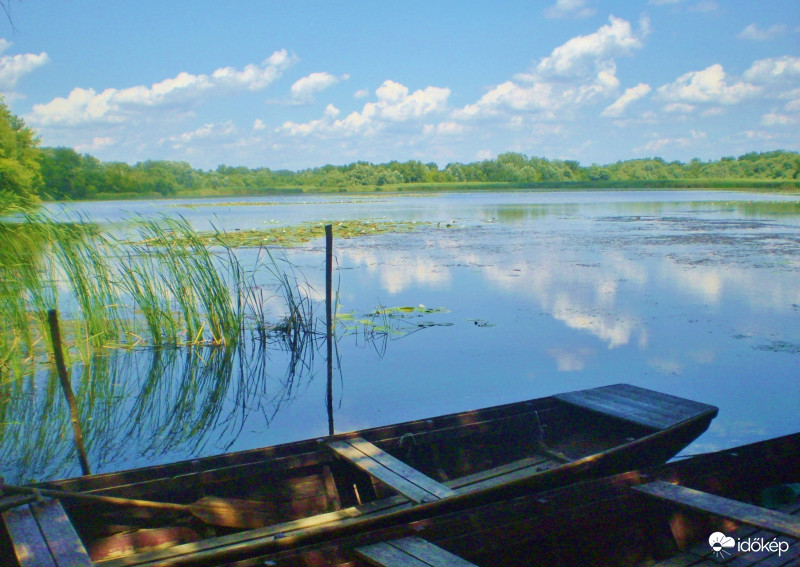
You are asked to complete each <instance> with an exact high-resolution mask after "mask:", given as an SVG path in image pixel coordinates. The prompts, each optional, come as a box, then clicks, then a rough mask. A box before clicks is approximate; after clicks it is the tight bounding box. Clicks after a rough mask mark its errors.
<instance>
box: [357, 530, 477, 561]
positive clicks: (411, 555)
mask: <svg viewBox="0 0 800 567" xmlns="http://www.w3.org/2000/svg"><path fill="white" fill-rule="evenodd" d="M355 552H356V554H357V555H358V556H359V557H361V558H363V559H366V560H367V561H369V562H370V563H373V564H374V565H379V566H381V567H412V566H413V567H475V566H474V564H473V563H470V562H469V561H466V560H465V559H462V558H461V557H459V556H457V555H454V554H452V553H450V552H449V551H445V550H444V549H442V548H441V547H437V546H435V545H433V544H432V543H430V542H428V541H425V540H424V539H422V538H418V537H413V536H412V537H404V538H401V539H394V540H391V541H383V542H380V543H374V544H371V545H365V546H363V547H358V548H356V549H355Z"/></svg>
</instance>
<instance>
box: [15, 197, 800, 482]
mask: <svg viewBox="0 0 800 567" xmlns="http://www.w3.org/2000/svg"><path fill="white" fill-rule="evenodd" d="M232 200H233V199H225V200H216V201H215V200H202V201H197V200H194V201H158V202H152V203H146V202H124V203H122V202H116V203H108V202H107V203H91V204H88V203H87V204H78V205H73V206H72V207H73V208H77V209H79V210H81V211H83V213H84V214H85V215H86V216H87V217H88V218H91V219H94V220H98V221H101V222H107V223H109V224H111V225H113V226H115V227H124V221H125V219H129V218H131V217H132V216H158V215H161V214H168V215H182V216H184V217H185V218H186V219H188V220H189V221H190V222H191V223H192V224H193V225H194V226H196V227H197V228H199V229H206V228H209V227H210V226H211V225H215V226H217V227H220V228H224V229H226V230H237V229H241V230H244V229H250V228H261V227H268V226H275V225H277V226H280V225H290V224H294V223H297V222H301V221H321V222H333V223H334V234H335V222H336V221H339V220H344V219H369V220H380V219H386V220H394V221H417V222H419V223H420V227H419V228H418V229H417V230H415V231H413V232H411V233H402V234H385V235H376V236H364V237H360V238H353V239H343V238H337V239H336V241H335V255H336V258H337V262H338V270H337V273H336V277H337V278H338V289H339V312H340V313H348V314H354V318H355V319H356V320H357V319H359V318H364V317H366V316H367V314H368V313H370V312H371V311H373V310H374V309H375V308H376V307H377V306H380V305H382V306H387V307H399V306H419V305H424V306H425V307H427V308H440V309H437V310H436V311H435V312H423V311H416V312H414V313H410V314H406V316H405V317H403V318H391V319H387V320H385V321H384V320H382V319H381V318H380V317H378V318H377V319H376V324H383V323H387V324H388V326H390V327H391V328H392V330H393V331H392V332H390V333H381V332H373V333H366V334H365V333H364V332H363V331H364V329H363V328H362V331H361V332H360V333H357V334H353V333H350V334H345V335H344V336H342V337H341V338H340V340H339V344H338V350H339V355H340V361H341V365H340V374H337V378H336V383H335V384H334V394H335V400H334V404H335V409H334V421H335V425H336V430H337V431H347V430H352V429H357V428H363V427H372V426H378V425H382V424H388V423H393V422H398V421H405V420H410V419H415V418H421V417H426V416H431V415H437V414H443V413H449V412H455V411H462V410H467V409H473V408H478V407H482V406H488V405H494V404H500V403H506V402H513V401H518V400H524V399H528V398H535V397H541V396H546V395H550V394H554V393H557V392H563V391H568V390H575V389H581V388H590V387H594V386H601V385H606V384H611V383H617V382H628V383H631V384H636V385H639V386H643V387H647V388H652V389H655V390H659V391H663V392H667V393H671V394H675V395H678V396H683V397H687V398H691V399H695V400H698V401H702V402H706V403H710V404H714V405H716V406H718V407H719V408H720V414H719V417H718V418H717V419H716V420H715V422H714V423H713V425H712V426H711V428H710V430H709V431H708V432H707V433H706V434H704V435H703V436H702V437H701V438H699V439H698V440H697V441H696V442H695V443H694V444H693V445H692V446H691V447H689V448H688V449H687V453H693V452H700V451H708V450H715V449H720V448H725V447H731V446H734V445H737V444H741V443H747V442H752V441H757V440H760V439H765V438H768V437H773V436H777V435H782V434H787V433H792V432H796V431H800V388H798V386H799V385H800V203H799V202H798V199H797V198H796V197H786V196H771V195H759V194H749V193H724V192H702V191H692V192H657V191H648V192H576V193H526V192H519V193H474V194H436V195H432V196H414V195H407V196H399V197H394V196H393V197H380V196H376V197H363V196H357V197H308V196H303V197H279V198H270V199H257V198H252V199H236V201H237V202H239V203H242V202H247V203H248V204H247V205H246V206H245V205H231V204H230V202H231V201H232ZM52 209H53V210H56V211H58V210H60V207H55V206H53V207H52ZM239 253H240V254H241V255H242V257H243V258H246V257H247V255H248V254H253V253H254V252H253V251H251V250H241V251H240V252H239ZM286 256H287V258H288V259H289V260H290V261H291V262H292V263H293V264H295V265H296V266H297V267H298V269H299V270H300V271H301V272H302V274H303V275H304V277H305V278H306V279H307V280H308V283H309V284H310V286H309V291H308V293H309V294H310V295H311V296H312V297H313V298H314V299H315V300H320V299H321V298H322V296H323V291H324V265H323V264H324V243H323V242H321V241H316V242H311V243H308V244H306V245H303V246H302V247H299V248H294V249H290V250H288V251H287V252H286ZM318 313H320V314H321V313H323V309H322V308H320V309H319V310H318ZM346 324H347V321H346V320H345V321H342V325H346ZM322 353H324V348H321V347H320V348H319V349H314V348H313V347H312V348H309V349H308V351H307V355H306V356H304V357H303V359H302V360H300V361H296V360H295V361H294V365H292V364H291V362H292V361H291V360H290V358H289V357H288V355H286V353H282V352H280V350H279V349H267V351H263V350H259V349H258V348H256V347H252V348H248V349H246V352H244V353H237V354H231V355H224V354H222V353H220V352H218V351H216V352H215V351H212V350H208V351H205V352H204V351H195V352H194V353H192V354H187V353H180V352H179V351H177V353H176V352H173V353H172V354H169V353H161V354H156V353H153V352H152V351H149V350H148V351H139V352H137V353H133V354H131V353H125V354H120V355H118V356H116V357H110V358H108V359H107V360H105V361H103V362H102V363H100V362H98V364H100V365H102V366H103V368H100V369H93V370H91V372H100V371H102V372H106V373H110V374H112V375H113V376H114V379H113V381H112V382H111V384H110V385H109V386H108V387H107V389H108V391H105V392H104V393H100V394H97V393H95V394H93V395H92V397H93V398H94V402H93V403H94V405H93V407H92V408H88V407H87V408H85V409H84V412H85V413H86V415H87V416H91V417H92V419H91V420H89V425H88V429H89V432H88V435H87V437H88V439H89V443H90V450H89V453H90V459H91V460H93V461H94V465H95V468H96V469H97V470H98V471H107V470H116V469H122V468H129V467H131V466H141V465H144V464H147V463H155V462H168V461H172V460H177V459H183V458H188V457H190V456H194V455H205V454H214V453H219V452H223V451H228V450H239V449H246V448H251V447H257V446H262V445H270V444H275V443H281V442H286V441H291V440H296V439H302V438H307V437H314V436H321V435H324V434H326V433H327V428H328V421H327V414H326V409H325V408H326V406H325V386H326V384H325V361H324V358H323V354H322ZM193 357H197V359H199V360H200V364H197V360H193ZM76 372H79V371H76ZM84 372H85V373H87V374H88V373H90V372H89V370H86V369H84ZM219 376H222V377H223V378H222V379H219ZM165 377H169V378H168V379H167V378H165ZM86 388H88V386H86ZM143 392H148V393H147V394H146V395H145V394H144V393H143ZM153 392H155V394H154V393H153ZM84 403H88V402H84ZM22 427H23V428H24V427H25V426H22ZM61 431H62V434H63V432H64V431H67V430H66V429H62V430H61ZM38 435H40V436H44V435H46V434H44V433H38ZM28 437H31V436H30V435H28ZM69 441H70V439H69V436H68V435H64V441H63V442H61V441H58V440H55V441H52V443H51V445H52V446H53V447H55V448H52V447H51V449H50V450H49V452H48V453H47V454H46V455H44V456H42V455H39V456H34V455H33V454H32V453H33V452H34V451H33V450H32V449H31V447H28V448H27V449H26V451H27V452H25V451H23V453H25V455H26V456H25V457H24V458H22V457H20V458H19V459H17V460H15V461H14V462H13V463H11V464H6V465H5V474H7V475H8V476H11V477H14V476H15V472H14V471H16V476H18V477H19V478H23V477H32V476H33V477H40V478H41V477H47V476H65V475H70V474H79V471H78V469H77V465H76V464H74V461H73V460H72V459H73V457H72V456H71V448H70V444H69ZM29 443H30V444H31V445H32V444H34V443H39V444H41V440H39V441H33V440H31V441H30V442H29ZM23 444H24V443H23ZM0 472H2V471H0Z"/></svg>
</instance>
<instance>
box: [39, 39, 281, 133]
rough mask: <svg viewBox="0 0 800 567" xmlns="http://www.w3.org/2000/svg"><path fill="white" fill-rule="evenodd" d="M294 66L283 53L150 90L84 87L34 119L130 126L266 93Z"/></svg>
mask: <svg viewBox="0 0 800 567" xmlns="http://www.w3.org/2000/svg"><path fill="white" fill-rule="evenodd" d="M294 62H295V58H294V57H293V56H292V55H290V54H289V53H288V52H287V51H286V50H281V51H276V52H275V53H273V54H272V55H271V56H270V57H269V58H267V59H266V60H265V61H263V62H262V63H261V64H258V65H255V64H250V65H247V66H245V67H244V68H242V69H236V68H233V67H222V68H220V69H217V70H216V71H214V72H213V73H211V74H210V75H193V74H191V73H185V72H183V73H179V74H178V75H176V76H175V77H173V78H169V79H165V80H163V81H160V82H158V83H154V84H153V85H151V86H149V87H146V86H135V87H129V88H126V89H116V88H108V89H105V90H104V91H102V92H97V91H95V90H94V89H92V88H88V89H84V88H80V87H78V88H75V89H73V90H72V92H71V93H70V94H69V95H68V96H67V97H65V98H64V97H59V98H55V99H53V100H52V101H50V102H48V103H45V104H37V105H34V107H33V113H32V114H31V115H30V116H29V117H28V120H29V121H30V122H31V123H32V124H35V125H39V126H56V125H65V126H73V125H78V124H85V123H119V122H127V121H129V120H131V119H132V118H135V117H138V116H140V115H141V113H142V112H143V111H145V110H147V109H153V108H164V107H176V106H185V105H187V104H188V103H192V102H196V101H199V100H201V99H202V98H203V97H206V96H211V95H213V94H221V93H225V92H236V91H241V90H250V91H255V90H261V89H264V88H266V87H268V86H269V85H271V84H272V83H273V82H274V81H275V80H276V79H277V78H278V77H280V75H281V73H282V72H283V70H285V69H286V68H288V67H289V66H291V65H293V64H294Z"/></svg>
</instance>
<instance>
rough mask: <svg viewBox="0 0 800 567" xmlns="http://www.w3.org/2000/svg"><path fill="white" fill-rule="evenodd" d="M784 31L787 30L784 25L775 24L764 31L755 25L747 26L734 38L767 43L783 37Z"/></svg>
mask: <svg viewBox="0 0 800 567" xmlns="http://www.w3.org/2000/svg"><path fill="white" fill-rule="evenodd" d="M786 29H787V28H786V25H784V24H776V25H774V26H770V27H768V28H766V29H761V28H759V27H758V26H757V25H756V24H750V25H749V26H747V27H746V28H744V29H743V30H742V31H741V32H740V33H739V35H737V36H736V37H738V38H739V39H751V40H755V41H767V40H770V39H774V38H776V37H778V36H781V35H783V34H784V33H786Z"/></svg>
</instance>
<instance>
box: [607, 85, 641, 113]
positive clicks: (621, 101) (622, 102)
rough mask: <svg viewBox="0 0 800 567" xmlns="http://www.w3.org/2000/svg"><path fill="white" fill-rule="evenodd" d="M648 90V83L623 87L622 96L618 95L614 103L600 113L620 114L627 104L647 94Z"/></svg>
mask: <svg viewBox="0 0 800 567" xmlns="http://www.w3.org/2000/svg"><path fill="white" fill-rule="evenodd" d="M650 90H651V89H650V85H647V84H645V83H639V84H638V85H636V86H635V87H631V88H629V89H625V92H624V93H622V96H621V97H619V98H618V99H617V100H616V101H615V102H614V104H611V105H609V106H607V107H606V108H605V110H603V112H602V113H601V115H602V116H613V117H616V116H622V113H623V112H625V109H626V108H628V106H630V105H631V104H632V103H634V102H636V101H637V100H639V99H640V98H642V97H644V96H647V94H648V93H649V92H650Z"/></svg>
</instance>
